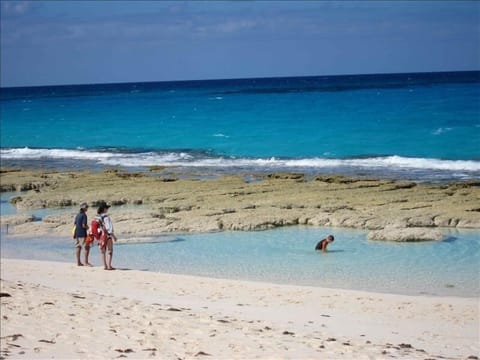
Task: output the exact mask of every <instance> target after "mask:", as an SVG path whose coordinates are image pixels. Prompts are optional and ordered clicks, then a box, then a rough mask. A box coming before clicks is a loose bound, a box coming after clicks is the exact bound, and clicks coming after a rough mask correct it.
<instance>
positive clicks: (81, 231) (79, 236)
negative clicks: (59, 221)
mask: <svg viewBox="0 0 480 360" xmlns="http://www.w3.org/2000/svg"><path fill="white" fill-rule="evenodd" d="M87 210H88V204H87V203H85V202H84V203H82V204H80V211H79V212H78V214H77V216H76V217H75V232H74V234H73V238H74V239H75V255H76V257H77V265H78V266H83V264H82V262H81V261H80V253H81V251H82V247H84V248H85V265H87V266H92V264H90V263H89V262H88V255H89V253H90V244H88V243H86V242H85V240H86V237H87V230H88V219H87Z"/></svg>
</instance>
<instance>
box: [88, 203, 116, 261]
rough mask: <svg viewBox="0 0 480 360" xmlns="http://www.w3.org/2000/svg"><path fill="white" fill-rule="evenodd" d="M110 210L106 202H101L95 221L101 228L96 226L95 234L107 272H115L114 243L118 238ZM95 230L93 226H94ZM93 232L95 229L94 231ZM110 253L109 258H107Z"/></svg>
mask: <svg viewBox="0 0 480 360" xmlns="http://www.w3.org/2000/svg"><path fill="white" fill-rule="evenodd" d="M109 208H110V205H107V203H105V202H101V203H100V205H99V206H98V210H97V216H95V220H94V221H96V222H97V224H98V225H99V226H96V229H94V231H93V234H94V236H95V238H96V239H97V240H98V246H99V247H100V251H101V252H102V259H103V266H104V269H105V270H115V268H114V267H112V257H113V241H117V237H116V236H115V234H114V232H113V224H112V220H111V219H110V216H108V214H107V211H108V209H109ZM92 228H93V226H92ZM92 230H93V229H92ZM107 251H108V256H107Z"/></svg>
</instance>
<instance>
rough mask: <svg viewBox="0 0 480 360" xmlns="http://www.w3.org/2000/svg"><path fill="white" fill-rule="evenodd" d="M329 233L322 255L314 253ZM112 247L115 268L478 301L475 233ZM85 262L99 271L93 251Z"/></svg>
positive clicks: (248, 237)
mask: <svg viewBox="0 0 480 360" xmlns="http://www.w3.org/2000/svg"><path fill="white" fill-rule="evenodd" d="M329 233H332V234H334V235H335V237H336V240H335V242H334V243H332V244H331V245H330V247H329V250H330V251H329V252H328V253H327V254H322V253H318V252H315V251H314V247H315V244H316V243H317V241H318V240H320V239H321V238H323V237H324V236H326V235H327V234H329ZM159 239H163V240H170V241H167V242H157V243H145V244H117V246H116V247H115V255H114V256H115V257H114V264H115V265H116V266H117V267H119V268H130V269H139V270H149V271H161V272H169V273H179V274H191V275H200V276H209V277H218V278H231V279H244V280H254V281H266V282H273V283H282V284H297V285H312V286H322V287H331V288H347V289H357V290H367V291H378V292H391V293H400V294H428V295H449V296H480V274H479V271H478V267H479V264H480V235H479V233H478V232H470V231H460V232H458V231H450V232H449V233H448V237H447V239H446V240H445V241H442V242H425V243H400V244H396V243H383V242H372V241H368V240H366V233H365V232H364V231H360V230H349V229H328V228H311V227H289V228H281V229H275V230H269V231H262V232H223V233H213V234H185V235H178V236H173V235H168V236H159ZM1 251H2V257H15V258H25V259H39V260H42V259H43V260H54V261H65V262H73V258H74V256H73V247H72V242H71V241H70V239H58V238H52V239H11V238H9V237H8V236H6V235H5V234H4V235H3V238H2V241H1ZM92 260H93V262H94V263H95V264H96V265H99V264H100V263H101V262H100V258H99V255H98V249H96V248H95V249H93V251H92Z"/></svg>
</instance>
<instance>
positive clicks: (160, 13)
mask: <svg viewBox="0 0 480 360" xmlns="http://www.w3.org/2000/svg"><path fill="white" fill-rule="evenodd" d="M0 4H1V8H0V9H1V13H0V14H1V15H0V16H1V18H0V20H1V22H0V68H1V69H0V70H1V71H0V86H1V87H11V86H37V85H65V84H91V83H119V82H141V81H171V80H203V79H226V78H250V77H277V76H313V75H341V74H372V73H398V72H430V71H464V70H480V1H414V0H413V1H380V0H375V1H359V0H358V1H238V0H237V1H127V0H123V1H93V0H86V1H68V0H66V1H40V0H34V1H20V0H16V1H7V0H1V1H0Z"/></svg>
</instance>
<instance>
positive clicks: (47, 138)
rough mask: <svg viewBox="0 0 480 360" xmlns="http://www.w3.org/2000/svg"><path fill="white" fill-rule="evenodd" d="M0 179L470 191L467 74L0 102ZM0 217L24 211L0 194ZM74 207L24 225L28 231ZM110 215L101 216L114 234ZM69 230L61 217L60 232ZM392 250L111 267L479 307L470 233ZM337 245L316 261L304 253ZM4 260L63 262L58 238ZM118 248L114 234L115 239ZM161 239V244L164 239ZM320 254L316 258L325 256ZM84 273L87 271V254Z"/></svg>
mask: <svg viewBox="0 0 480 360" xmlns="http://www.w3.org/2000/svg"><path fill="white" fill-rule="evenodd" d="M0 91H1V93H0V95H1V96H0V111H1V113H0V115H1V121H0V130H1V131H0V140H1V144H0V145H1V146H0V162H1V165H2V166H18V167H27V168H28V167H33V168H43V169H53V170H59V171H62V170H80V169H89V170H93V171H101V170H103V169H105V168H110V167H120V168H125V169H130V170H132V171H143V170H147V169H149V168H150V167H152V166H165V167H167V170H168V171H169V172H173V173H175V174H177V175H179V176H194V177H205V178H207V177H211V176H218V175H222V174H227V173H228V174H243V175H245V176H248V175H249V174H253V173H271V172H289V171H292V172H303V173H305V174H307V175H312V176H313V175H317V174H343V175H348V176H357V177H369V178H371V177H375V178H388V179H408V180H413V181H417V182H430V183H443V182H450V181H469V180H475V181H476V180H478V179H480V146H479V144H480V72H479V71H475V72H449V73H417V74H381V75H352V76H319V77H296V78H265V79H233V80H210V81H182V82H150V83H125V84H92V85H71V86H45V87H24V88H1V89H0ZM1 195H2V196H1V198H2V199H1V200H2V201H1V209H0V212H1V214H2V215H12V214H18V213H23V212H25V211H27V210H19V209H16V208H15V207H13V206H12V205H11V204H10V203H9V199H10V198H11V197H12V196H15V195H16V194H14V193H3V194H1ZM74 210H75V209H73V208H62V209H36V210H31V211H30V210H28V211H27V212H29V213H32V214H34V216H35V217H36V219H37V220H40V219H41V218H42V217H43V216H46V215H49V214H52V213H56V212H59V211H60V212H62V211H69V212H72V211H74ZM115 211H116V208H115V207H112V209H111V213H112V217H113V220H114V221H115ZM72 221H73V219H72ZM445 231H446V239H445V241H441V242H428V243H413V244H412V243H408V244H392V243H382V242H373V241H369V240H367V232H366V231H363V230H352V229H339V228H336V229H333V228H332V229H328V228H313V227H311V228H304V227H289V228H284V229H276V230H269V231H264V232H221V233H209V234H183V235H182V234H177V235H165V234H159V235H158V239H157V241H155V242H153V243H149V244H125V245H117V246H116V250H115V257H114V264H115V266H117V267H119V268H132V269H141V270H150V271H162V272H167V273H168V272H172V273H185V274H192V275H201V276H211V277H226V278H233V279H244V280H258V281H267V282H276V283H288V284H299V285H312V286H323V287H332V288H350V289H358V290H367V291H380V292H391V293H402V294H412V295H418V294H424V295H447V296H478V295H479V294H480V275H479V273H478V264H479V262H480V236H479V233H478V230H472V231H466V230H463V231H459V230H456V229H450V230H445ZM328 233H332V234H335V237H336V241H335V242H334V243H333V244H332V245H331V246H330V247H329V250H330V251H329V253H328V254H318V253H316V252H315V251H314V250H313V249H314V245H315V243H316V242H317V241H318V240H319V239H320V238H322V237H324V236H325V235H326V234H328ZM1 235H2V236H1V241H0V247H1V253H2V257H16V258H26V259H37V260H55V261H68V262H73V261H74V260H73V259H74V254H73V247H72V240H71V239H70V237H68V238H57V237H47V238H34V239H32V238H24V239H18V238H11V237H10V236H9V235H8V234H7V233H6V231H5V229H2V234H1ZM119 236H120V237H122V235H121V234H119ZM166 238H169V239H167V240H168V241H164V240H165V239H166ZM324 255H325V256H324ZM92 261H94V263H95V264H96V265H97V266H98V265H99V264H100V259H99V254H98V251H97V249H94V251H93V254H92Z"/></svg>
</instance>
